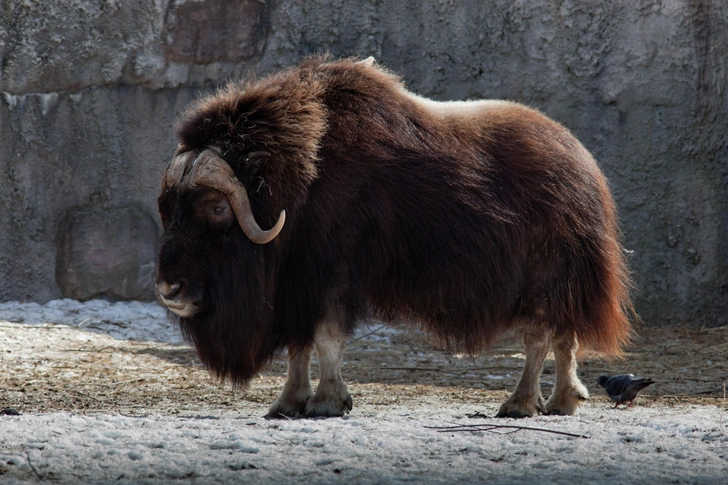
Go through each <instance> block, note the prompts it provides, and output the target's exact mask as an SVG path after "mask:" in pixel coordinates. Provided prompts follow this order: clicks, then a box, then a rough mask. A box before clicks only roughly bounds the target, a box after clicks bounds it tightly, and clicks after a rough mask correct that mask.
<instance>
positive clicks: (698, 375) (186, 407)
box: [0, 322, 728, 415]
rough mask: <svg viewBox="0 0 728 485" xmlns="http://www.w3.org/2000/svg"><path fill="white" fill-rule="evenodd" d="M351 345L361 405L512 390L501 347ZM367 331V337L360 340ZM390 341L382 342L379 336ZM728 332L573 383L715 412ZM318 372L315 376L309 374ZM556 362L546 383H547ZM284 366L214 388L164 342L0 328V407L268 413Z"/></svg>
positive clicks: (666, 337)
mask: <svg viewBox="0 0 728 485" xmlns="http://www.w3.org/2000/svg"><path fill="white" fill-rule="evenodd" d="M372 330H373V332H372V333H371V334H370V335H364V336H362V337H360V338H357V339H351V340H350V342H349V344H348V348H347V352H346V354H345V365H344V368H343V373H344V378H345V379H346V380H347V382H348V383H349V387H350V391H351V393H352V396H353V399H354V406H355V407H354V412H356V406H357V403H358V404H360V405H362V404H367V405H374V406H380V405H381V406H389V405H392V404H399V405H405V404H407V403H408V402H422V401H428V400H437V401H438V402H440V403H448V402H451V403H457V404H458V405H463V404H464V403H471V404H472V411H473V412H474V413H475V412H478V411H482V410H483V406H486V405H487V406H486V407H487V408H488V409H491V410H492V409H493V406H494V405H497V404H498V403H500V402H502V401H503V400H505V398H506V397H507V395H508V393H509V392H510V390H511V389H512V388H513V387H514V386H515V384H516V381H517V379H518V377H519V376H520V371H521V368H522V365H523V359H524V355H523V349H522V347H521V346H520V345H519V344H517V343H514V342H502V343H500V344H498V345H496V346H495V347H494V348H493V349H492V350H491V351H490V352H488V353H485V354H483V355H482V356H480V357H477V358H468V357H463V358H461V357H458V356H455V355H451V354H447V353H445V352H442V351H441V350H439V349H436V348H434V347H433V346H431V345H430V344H429V343H428V341H427V339H425V338H424V337H422V336H421V335H418V334H404V333H391V332H385V331H384V330H383V329H382V330H377V329H376V326H374V327H373V328H372ZM365 333H366V332H365ZM385 337H386V338H385ZM727 356H728V327H721V328H713V329H690V328H682V327H670V328H644V329H642V330H641V331H640V335H639V337H637V338H636V339H635V340H634V341H633V342H632V344H631V345H630V346H629V347H628V349H627V352H626V354H625V356H624V359H623V360H620V361H612V362H608V361H605V360H603V359H600V358H597V357H593V356H586V357H585V358H584V359H583V360H582V361H581V363H580V367H579V375H580V377H581V379H582V381H583V382H584V383H585V384H586V385H587V387H588V388H589V390H590V391H591V393H592V398H593V401H596V402H600V401H604V402H605V404H606V403H607V402H608V401H607V399H606V398H605V397H604V395H603V390H602V389H601V388H598V387H597V386H596V380H597V377H598V376H599V375H600V374H603V373H608V374H614V373H622V372H631V373H634V374H638V375H642V376H647V377H651V378H653V379H654V380H655V381H656V384H655V385H653V386H651V387H649V388H648V389H646V390H645V391H644V392H643V394H642V395H641V397H640V399H639V400H638V402H639V404H640V405H641V406H653V405H677V404H680V405H684V404H718V405H721V404H722V399H723V386H724V383H725V382H726V381H727V380H728V359H726V357H727ZM315 368H316V366H315V365H314V375H315ZM553 372H554V363H553V360H547V362H546V365H545V368H544V375H543V378H542V384H543V390H544V394H545V395H548V394H549V392H550V386H551V385H553ZM284 379H285V363H284V361H283V359H277V360H276V361H274V362H273V363H272V365H271V366H270V368H269V369H268V370H266V371H265V372H263V373H262V374H261V375H260V377H259V378H257V379H255V380H254V381H252V382H251V384H250V386H249V387H248V388H247V389H233V388H231V386H230V385H227V384H221V383H219V382H218V381H217V380H216V379H215V378H214V377H211V376H210V375H209V374H208V372H207V371H206V370H205V369H204V368H203V367H202V366H201V364H200V362H199V360H198V359H197V357H196V355H195V353H194V351H193V350H192V349H191V348H189V347H186V346H179V345H171V344H167V343H159V342H148V341H134V340H117V339H114V338H112V337H109V336H108V335H103V334H99V333H91V332H87V331H83V329H78V328H74V327H70V326H59V325H43V326H25V325H18V324H13V323H7V322H5V323H3V324H1V325H0V407H2V408H7V407H12V408H15V409H18V410H20V411H21V412H23V413H48V412H56V411H66V412H72V413H89V412H91V413H94V412H104V413H120V414H127V415H139V414H151V413H155V414H171V415H174V414H180V413H182V414H188V413H201V412H203V413H214V412H223V411H225V410H229V409H231V408H232V409H234V408H236V407H250V406H257V407H260V408H261V410H263V411H264V410H265V408H266V406H267V404H269V403H270V402H271V401H272V400H273V399H275V397H276V396H277V394H278V393H279V392H280V389H281V387H282V385H283V382H284Z"/></svg>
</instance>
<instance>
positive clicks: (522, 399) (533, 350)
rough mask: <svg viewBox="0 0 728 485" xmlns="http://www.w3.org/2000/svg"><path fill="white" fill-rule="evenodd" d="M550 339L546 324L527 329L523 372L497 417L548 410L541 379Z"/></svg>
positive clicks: (520, 416)
mask: <svg viewBox="0 0 728 485" xmlns="http://www.w3.org/2000/svg"><path fill="white" fill-rule="evenodd" d="M550 340H551V330H549V329H548V328H547V327H546V325H534V326H532V327H528V328H527V329H526V331H525V332H524V334H523V344H524V345H525V346H526V363H525V364H524V366H523V373H522V374H521V379H520V380H519V381H518V384H517V385H516V389H515V390H514V391H513V394H511V396H510V397H509V398H508V400H507V401H506V402H504V403H503V404H502V405H501V407H500V409H499V410H498V414H496V416H497V417H499V418H525V417H530V416H533V415H535V414H539V413H545V412H546V408H545V407H544V405H543V399H542V398H541V388H540V385H539V380H540V378H541V371H542V370H543V362H544V360H546V355H547V354H548V353H549V345H550Z"/></svg>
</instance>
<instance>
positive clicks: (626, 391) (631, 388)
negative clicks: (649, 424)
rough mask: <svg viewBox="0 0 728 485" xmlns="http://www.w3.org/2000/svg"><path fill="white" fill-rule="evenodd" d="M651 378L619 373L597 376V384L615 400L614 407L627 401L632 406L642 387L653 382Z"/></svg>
mask: <svg viewBox="0 0 728 485" xmlns="http://www.w3.org/2000/svg"><path fill="white" fill-rule="evenodd" d="M654 383H655V381H653V380H652V379H641V378H639V377H636V376H635V375H634V374H619V375H616V376H612V377H609V376H599V382H597V384H599V385H600V386H602V387H603V388H604V389H606V390H607V395H608V396H609V397H610V398H612V400H613V401H616V402H617V404H615V405H614V407H615V408H616V407H617V406H619V405H620V404H624V403H629V404H628V406H632V403H633V401H634V400H635V398H636V397H637V394H639V393H640V391H641V390H642V389H644V388H645V387H647V386H649V385H650V384H654Z"/></svg>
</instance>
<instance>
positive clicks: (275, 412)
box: [266, 345, 313, 419]
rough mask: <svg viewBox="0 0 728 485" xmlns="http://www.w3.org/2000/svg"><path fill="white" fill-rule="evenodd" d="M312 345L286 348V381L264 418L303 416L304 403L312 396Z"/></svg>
mask: <svg viewBox="0 0 728 485" xmlns="http://www.w3.org/2000/svg"><path fill="white" fill-rule="evenodd" d="M312 351H313V345H307V346H305V347H293V346H289V347H288V379H287V380H286V383H285V384H284V385H283V392H281V395H280V396H278V399H276V400H275V401H273V404H271V407H270V410H269V411H268V414H267V415H266V418H269V419H271V418H284V417H291V418H298V417H300V416H302V415H303V413H304V411H305V409H306V403H307V402H308V400H309V399H311V396H313V387H311V379H310V377H309V369H310V364H311V352H312Z"/></svg>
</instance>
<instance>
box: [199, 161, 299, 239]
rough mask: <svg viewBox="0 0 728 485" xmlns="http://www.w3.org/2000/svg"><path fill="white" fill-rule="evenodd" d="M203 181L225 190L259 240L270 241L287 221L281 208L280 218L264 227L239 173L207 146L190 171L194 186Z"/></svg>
mask: <svg viewBox="0 0 728 485" xmlns="http://www.w3.org/2000/svg"><path fill="white" fill-rule="evenodd" d="M198 185H202V186H205V187H210V188H213V189H216V190H219V191H220V192H222V193H223V194H225V195H226V196H227V198H228V201H229V202H230V205H231V206H232V208H233V212H234V213H235V218H236V219H237V220H238V224H240V227H241V228H242V229H243V232H244V233H245V235H246V236H248V238H249V239H250V240H251V241H253V242H254V243H257V244H266V243H269V242H271V241H272V240H273V239H275V238H276V236H278V234H279V233H280V232H281V229H283V224H284V223H285V222H286V211H281V214H280V216H278V222H276V225H275V226H273V228H272V229H269V230H267V231H264V230H262V229H261V228H260V226H259V225H258V223H257V222H256V221H255V217H254V216H253V211H252V210H251V209H250V200H249V199H248V192H247V191H246V190H245V186H244V185H243V184H242V183H240V181H239V180H238V179H237V177H235V173H234V172H233V169H232V168H231V167H230V165H228V163H227V162H226V161H225V160H223V159H222V158H220V156H219V155H218V154H217V153H215V152H214V151H212V150H204V151H203V152H202V153H200V155H199V156H198V157H197V159H196V160H195V162H194V165H193V167H192V173H191V174H190V186H191V187H195V186H198Z"/></svg>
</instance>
